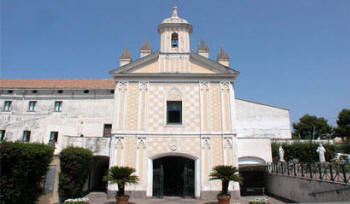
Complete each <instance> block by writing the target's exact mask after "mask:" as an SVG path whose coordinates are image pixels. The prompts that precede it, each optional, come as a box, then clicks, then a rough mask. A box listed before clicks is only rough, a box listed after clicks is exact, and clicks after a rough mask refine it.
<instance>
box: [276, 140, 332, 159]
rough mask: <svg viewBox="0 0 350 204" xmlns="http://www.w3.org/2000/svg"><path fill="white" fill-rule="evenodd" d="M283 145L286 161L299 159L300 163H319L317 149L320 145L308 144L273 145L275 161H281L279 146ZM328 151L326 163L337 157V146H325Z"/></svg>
mask: <svg viewBox="0 0 350 204" xmlns="http://www.w3.org/2000/svg"><path fill="white" fill-rule="evenodd" d="M280 145H282V147H283V150H284V160H285V161H290V160H293V159H298V160H299V161H300V162H318V161H319V157H318V153H317V152H316V149H317V147H318V145H319V144H318V143H315V142H307V143H300V142H295V143H291V144H289V143H271V149H272V157H273V159H274V161H276V160H279V150H278V149H279V146H280ZM323 147H324V148H325V149H326V155H325V156H326V161H330V160H331V159H333V158H334V157H335V153H336V146H335V145H333V144H323Z"/></svg>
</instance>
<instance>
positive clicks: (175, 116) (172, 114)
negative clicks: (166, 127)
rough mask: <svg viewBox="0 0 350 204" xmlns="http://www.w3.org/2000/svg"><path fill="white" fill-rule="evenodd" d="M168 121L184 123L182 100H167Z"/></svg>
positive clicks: (169, 122)
mask: <svg viewBox="0 0 350 204" xmlns="http://www.w3.org/2000/svg"><path fill="white" fill-rule="evenodd" d="M167 123H168V124H181V123H182V102H181V101H167Z"/></svg>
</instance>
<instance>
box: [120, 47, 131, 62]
mask: <svg viewBox="0 0 350 204" xmlns="http://www.w3.org/2000/svg"><path fill="white" fill-rule="evenodd" d="M120 59H131V54H130V53H129V50H128V46H126V47H125V51H124V52H123V53H122V54H121V55H120Z"/></svg>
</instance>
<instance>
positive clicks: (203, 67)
mask: <svg viewBox="0 0 350 204" xmlns="http://www.w3.org/2000/svg"><path fill="white" fill-rule="evenodd" d="M166 73H169V74H174V73H176V74H213V75H216V74H230V75H238V73H239V72H237V71H235V70H233V69H231V68H230V67H227V66H224V65H222V64H220V63H218V62H216V61H213V60H211V59H209V58H206V57H203V56H201V55H198V54H197V53H185V54H170V53H159V52H157V53H153V54H150V55H148V56H145V57H142V58H140V59H138V60H136V61H133V62H130V63H129V64H126V65H124V66H121V67H119V68H117V69H115V70H112V71H111V72H110V74H111V75H115V74H166Z"/></svg>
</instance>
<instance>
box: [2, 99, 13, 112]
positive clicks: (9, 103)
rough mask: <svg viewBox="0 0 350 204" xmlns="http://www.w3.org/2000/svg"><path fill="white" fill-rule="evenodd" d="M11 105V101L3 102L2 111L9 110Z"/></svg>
mask: <svg viewBox="0 0 350 204" xmlns="http://www.w3.org/2000/svg"><path fill="white" fill-rule="evenodd" d="M11 105H12V101H5V102H4V111H10V110H11Z"/></svg>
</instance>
